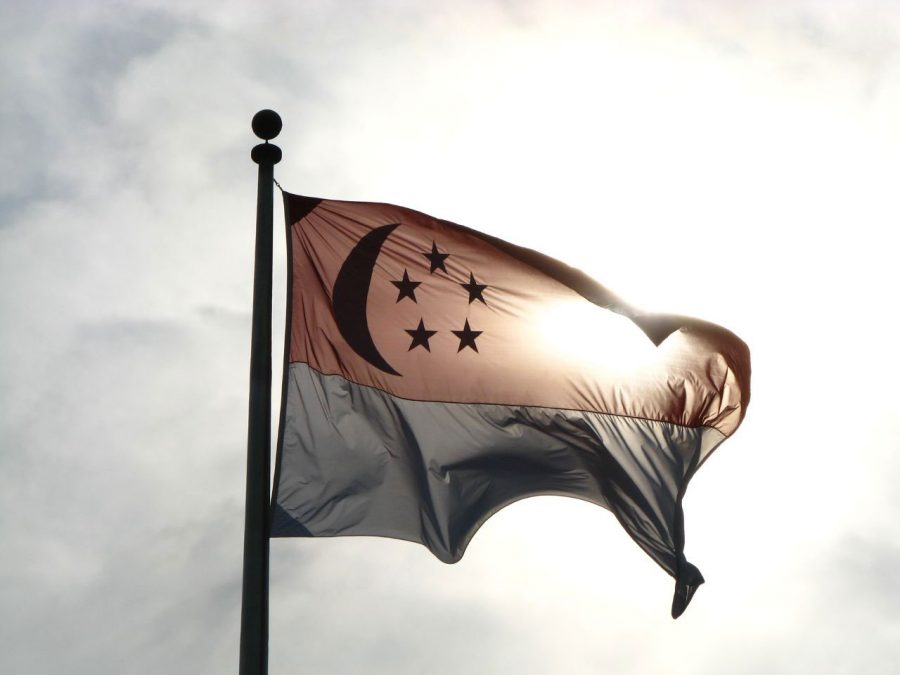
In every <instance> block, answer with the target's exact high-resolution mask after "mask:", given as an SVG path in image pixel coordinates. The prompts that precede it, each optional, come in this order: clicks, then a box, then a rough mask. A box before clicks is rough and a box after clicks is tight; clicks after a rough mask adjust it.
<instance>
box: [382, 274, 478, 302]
mask: <svg viewBox="0 0 900 675" xmlns="http://www.w3.org/2000/svg"><path fill="white" fill-rule="evenodd" d="M391 283H392V284H394V286H396V287H397V288H398V289H400V294H399V295H398V296H397V302H400V301H401V300H402V299H403V298H409V299H410V300H412V301H413V302H415V303H416V304H418V301H417V300H416V287H417V286H418V285H419V284H421V283H422V282H421V281H410V280H409V274H407V273H406V270H403V279H402V280H401V281H392V282H391ZM470 302H471V301H470Z"/></svg>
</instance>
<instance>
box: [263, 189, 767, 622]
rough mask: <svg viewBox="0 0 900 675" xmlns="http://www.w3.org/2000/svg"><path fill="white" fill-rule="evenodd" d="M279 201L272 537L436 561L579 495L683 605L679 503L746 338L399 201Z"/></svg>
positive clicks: (715, 424)
mask: <svg viewBox="0 0 900 675" xmlns="http://www.w3.org/2000/svg"><path fill="white" fill-rule="evenodd" d="M285 212H286V215H287V225H288V228H289V229H288V242H289V255H290V258H289V275H290V278H289V301H288V343H287V348H286V352H287V353H286V366H285V385H284V393H283V401H282V419H281V425H280V432H279V443H278V456H277V460H276V476H275V495H274V499H273V518H272V531H271V534H272V536H273V537H288V536H312V537H328V536H339V535H378V536H384V537H393V538H397V539H405V540H408V541H414V542H419V543H421V544H424V545H425V546H427V547H428V548H429V549H430V550H431V551H432V553H434V555H436V556H437V557H438V558H439V559H440V560H442V561H444V562H448V563H452V562H456V561H458V560H459V559H460V558H461V557H462V555H463V552H464V551H465V549H466V546H467V545H468V543H469V541H470V540H471V538H472V536H473V535H474V533H475V532H476V531H477V530H478V528H479V527H480V526H481V525H482V524H483V523H484V522H485V521H486V520H487V519H488V518H489V517H490V516H491V515H492V514H494V513H496V512H497V511H498V510H500V509H501V508H503V507H504V506H506V505H508V504H510V503H512V502H514V501H517V500H519V499H522V498H523V497H528V496H533V495H565V496H569V497H577V498H580V499H585V500H587V501H590V502H593V503H595V504H598V505H600V506H603V507H605V508H607V509H609V510H610V511H612V512H613V513H614V514H615V516H616V518H617V519H618V520H619V522H620V523H621V524H622V526H623V527H624V528H625V530H626V531H627V532H628V534H629V535H630V536H631V537H632V538H633V539H634V541H635V542H637V544H638V545H639V546H640V547H641V548H642V549H644V551H646V552H647V554H649V555H650V556H651V557H652V558H653V559H654V560H655V561H656V562H657V563H659V565H660V566H662V568H663V569H665V570H666V571H667V572H668V573H669V574H671V575H672V576H673V577H675V580H676V587H675V598H674V601H673V604H672V615H673V616H675V617H677V616H678V615H680V614H681V612H682V611H684V608H685V607H686V606H687V603H688V602H689V601H690V599H691V596H692V595H693V593H694V591H695V590H696V588H697V586H699V585H700V584H701V583H703V577H702V576H701V574H700V572H699V571H698V570H697V568H696V567H694V566H693V565H692V564H691V563H689V562H687V560H685V557H684V553H683V549H684V526H683V515H682V508H681V501H682V497H683V496H684V491H685V488H686V487H687V484H688V481H689V480H690V478H691V476H692V475H693V474H694V472H695V471H696V470H697V468H698V467H699V466H700V465H701V464H702V463H703V461H704V460H705V459H706V458H707V457H708V456H709V454H710V453H711V452H712V451H713V449H714V448H715V447H716V446H718V445H719V443H721V442H722V441H723V440H724V439H725V438H726V437H728V436H730V435H731V434H732V433H734V431H735V430H736V429H737V427H738V425H739V424H740V422H741V419H742V418H743V416H744V411H745V408H746V405H747V401H748V400H749V397H750V357H749V351H748V349H747V346H746V345H745V344H744V343H743V342H742V341H741V340H740V339H738V338H737V337H735V336H734V335H733V334H732V333H730V332H728V331H727V330H725V329H723V328H720V327H718V326H715V325H712V324H709V323H706V322H702V321H698V320H695V319H686V318H683V317H673V316H660V315H642V314H640V313H637V312H636V311H634V310H633V309H631V308H630V307H629V306H628V305H626V304H625V303H623V302H621V301H620V300H619V299H618V298H616V297H615V296H614V295H613V294H611V293H610V292H609V291H607V290H606V289H605V288H603V287H602V286H601V285H599V284H598V283H596V282H595V281H593V280H591V279H590V278H589V277H587V276H586V275H585V274H583V273H582V272H580V271H578V270H576V269H573V268H571V267H569V266H567V265H565V264H563V263H561V262H558V261H556V260H554V259H552V258H549V257H547V256H544V255H541V254H539V253H536V252H535V251H532V250H529V249H525V248H521V247H518V246H514V245H511V244H509V243H507V242H504V241H501V240H499V239H496V238H493V237H490V236H488V235H485V234H482V233H479V232H476V231H474V230H470V229H468V228H465V227H461V226H459V225H455V224H453V223H449V222H447V221H443V220H438V219H436V218H432V217H430V216H427V215H424V214H422V213H418V212H416V211H412V210H410V209H406V208H402V207H398V206H392V205H388V204H372V203H362V202H344V201H334V200H324V199H322V200H320V199H311V198H308V197H299V196H295V195H290V194H285ZM560 527H564V524H560ZM578 534H580V535H581V536H584V535H585V533H583V532H580V533H578Z"/></svg>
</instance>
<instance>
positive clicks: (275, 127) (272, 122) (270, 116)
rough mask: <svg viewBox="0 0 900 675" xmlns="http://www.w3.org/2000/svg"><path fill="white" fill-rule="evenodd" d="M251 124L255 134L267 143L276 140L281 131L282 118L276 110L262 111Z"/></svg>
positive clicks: (254, 117)
mask: <svg viewBox="0 0 900 675" xmlns="http://www.w3.org/2000/svg"><path fill="white" fill-rule="evenodd" d="M250 124H251V126H252V127H253V133H254V134H256V135H257V136H259V137H260V138H262V139H263V140H266V141H268V140H271V139H273V138H275V137H276V136H277V135H278V133H279V132H280V131H281V117H279V116H278V113H277V112H275V111H274V110H260V111H259V112H258V113H256V114H255V115H254V116H253V121H252V122H251V123H250Z"/></svg>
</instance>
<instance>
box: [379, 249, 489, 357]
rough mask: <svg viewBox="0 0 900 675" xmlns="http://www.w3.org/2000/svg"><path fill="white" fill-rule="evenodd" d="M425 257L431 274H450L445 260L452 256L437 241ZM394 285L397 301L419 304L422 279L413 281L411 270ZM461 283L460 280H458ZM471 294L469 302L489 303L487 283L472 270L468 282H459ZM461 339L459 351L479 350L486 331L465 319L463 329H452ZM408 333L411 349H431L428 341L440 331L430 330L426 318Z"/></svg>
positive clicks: (407, 331) (406, 271)
mask: <svg viewBox="0 0 900 675" xmlns="http://www.w3.org/2000/svg"><path fill="white" fill-rule="evenodd" d="M422 255H423V256H424V257H425V258H427V259H428V262H429V267H430V269H429V274H434V273H435V272H436V271H438V270H440V271H442V272H444V274H448V272H447V267H446V265H445V262H446V260H447V258H449V257H450V254H449V253H441V252H440V251H439V250H438V247H437V242H435V241H432V242H431V252H429V253H423V254H422ZM391 283H392V284H394V286H396V287H397V291H398V293H397V302H400V301H401V300H404V299H409V300H412V301H413V302H415V303H416V304H418V300H417V299H416V289H417V288H418V287H419V286H420V285H421V284H422V282H421V281H413V280H412V279H410V278H409V271H408V270H405V269H404V270H403V278H402V279H398V280H396V281H391ZM457 283H459V282H457ZM459 285H460V286H462V287H463V288H464V289H465V290H466V291H467V292H468V294H469V304H470V305H471V304H472V303H473V302H475V301H476V300H478V301H479V302H481V303H482V304H485V305H486V304H487V302H486V301H485V299H484V291H485V290H486V289H487V288H488V285H487V284H480V283H478V281H477V280H476V279H475V275H474V274H473V273H472V272H469V281H468V282H467V283H459ZM450 332H451V333H453V334H454V335H455V336H456V337H457V338H458V339H459V348H458V349H457V352H461V351H462V350H463V349H465V348H466V347H468V348H470V349H472V350H473V351H475V352H477V351H478V345H477V344H476V342H475V340H476V339H477V338H478V336H479V335H481V334H482V333H483V332H484V331H480V330H473V329H472V327H471V326H469V320H468V319H466V320H465V325H464V326H463V328H462V329H461V330H454V331H450ZM406 333H407V334H408V335H409V336H410V337H411V338H412V342H410V345H409V351H412V350H413V349H415V348H416V347H424V348H425V350H427V351H429V352H430V351H431V346H430V345H429V343H428V341H429V340H430V339H431V338H432V337H433V336H435V335H437V333H438V331H436V330H428V328H426V327H425V321H424V319H419V325H418V326H417V327H416V328H408V329H406Z"/></svg>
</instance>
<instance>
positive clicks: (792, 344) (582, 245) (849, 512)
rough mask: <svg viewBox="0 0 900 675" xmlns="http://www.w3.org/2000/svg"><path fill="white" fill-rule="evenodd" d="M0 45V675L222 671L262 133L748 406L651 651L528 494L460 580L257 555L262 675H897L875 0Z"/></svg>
mask: <svg viewBox="0 0 900 675" xmlns="http://www.w3.org/2000/svg"><path fill="white" fill-rule="evenodd" d="M0 12H2V19H0V31H2V33H0V38H2V39H0V68H2V71H0V118H2V120H3V124H2V125H0V146H2V147H3V148H4V152H3V153H2V156H0V176H2V178H3V180H2V181H0V318H2V325H3V331H2V337H0V340H2V347H3V348H2V349H0V381H2V382H3V383H4V386H3V387H0V411H2V412H0V536H2V538H3V542H4V548H3V556H2V557H0V606H2V607H3V608H4V609H3V611H2V612H0V670H3V671H4V672H7V671H8V672H28V673H44V672H66V673H73V674H74V675H77V674H79V673H92V674H95V673H106V672H121V671H123V670H127V671H129V672H134V673H151V672H153V673H156V672H167V673H180V672H184V673H188V672H190V673H195V672H222V671H226V670H229V669H231V670H233V669H234V667H235V661H236V658H237V635H238V621H239V595H240V592H239V581H240V556H241V532H242V512H243V481H244V478H243V462H244V443H245V433H246V430H245V424H246V420H245V415H246V391H247V357H248V354H247V350H248V349H249V308H250V299H251V274H252V272H251V267H252V260H253V250H252V249H253V222H254V209H253V204H254V199H255V193H256V173H255V166H254V165H253V164H252V163H251V162H250V160H249V151H250V148H251V147H252V145H253V144H254V143H255V142H256V139H254V138H253V137H252V134H251V133H250V129H249V120H250V118H251V116H252V114H253V113H254V112H255V111H256V110H257V109H259V108H261V107H273V108H275V109H276V110H278V111H279V112H280V113H281V114H282V116H283V118H284V120H285V127H284V131H283V132H282V135H281V136H280V137H279V139H278V142H279V144H280V145H281V147H282V148H283V149H284V152H285V158H284V161H283V162H282V163H281V164H280V165H279V166H278V167H277V175H278V177H279V179H280V180H281V182H282V183H283V184H284V186H285V188H287V189H291V190H296V191H298V192H305V193H309V194H317V195H323V196H331V197H344V198H351V199H376V200H385V201H395V202H399V203H403V204H405V205H408V206H411V207H417V208H421V209H423V210H426V211H428V212H430V213H433V214H434V215H435V216H438V217H447V218H451V219H454V220H457V221H459V222H462V223H464V224H468V225H471V226H474V227H479V228H481V229H486V230H488V231H490V232H491V233H492V234H496V235H498V236H503V237H505V238H507V239H510V240H512V241H515V242H517V243H522V244H525V245H530V246H534V247H536V248H540V249H542V250H545V251H547V252H548V253H551V254H555V255H557V256H559V257H561V258H563V259H565V260H567V261H568V262H571V263H573V264H576V265H578V266H581V267H583V268H584V269H586V270H587V271H589V272H591V273H592V274H595V275H596V276H597V277H598V279H599V280H600V281H601V282H603V283H606V284H609V285H610V287H611V288H614V289H615V290H616V291H620V292H621V293H622V295H623V296H624V297H627V298H629V299H634V300H637V301H639V302H641V303H645V304H647V305H650V306H654V305H656V306H660V307H664V308H666V309H669V310H674V311H684V312H686V313H692V314H701V315H704V316H705V317H707V318H710V319H713V320H717V321H721V322H722V323H724V324H725V325H727V326H729V327H732V328H734V329H735V330H736V332H738V333H739V334H740V335H742V336H743V337H745V338H746V339H747V341H748V342H749V343H750V345H751V349H752V351H753V354H754V359H755V362H754V363H755V365H754V369H755V377H756V381H755V385H754V400H753V402H752V404H751V408H750V412H749V416H748V418H747V422H746V424H745V426H744V428H742V429H741V431H740V432H739V433H738V435H737V436H736V437H735V438H734V439H731V440H730V441H729V442H728V443H727V444H725V446H723V448H722V449H720V450H719V451H717V453H716V456H715V457H714V458H713V459H712V460H711V461H710V463H709V464H708V465H706V466H704V467H703V470H702V471H701V472H700V474H699V475H698V476H697V478H696V479H695V480H694V482H693V484H692V486H691V491H690V493H689V494H688V496H687V500H686V508H687V511H688V512H687V523H686V525H687V537H688V552H689V554H690V556H691V557H692V559H694V560H696V562H697V563H698V565H699V566H700V567H701V568H702V569H703V571H704V573H705V574H706V576H707V579H708V583H707V585H706V586H705V587H704V588H702V589H701V590H700V591H699V593H698V595H697V597H696V599H695V600H694V603H693V604H692V607H691V608H690V610H689V612H688V613H687V614H686V615H685V616H684V617H683V618H682V619H680V620H679V621H678V622H677V623H675V624H673V623H672V622H671V621H670V620H669V619H668V617H667V610H668V603H669V601H670V593H671V580H670V579H668V578H667V577H665V575H662V574H661V573H660V572H659V570H658V569H656V568H655V567H654V566H653V564H652V563H651V562H649V561H647V560H645V559H644V558H643V557H642V555H641V553H640V551H637V550H634V548H635V547H633V544H632V543H631V542H630V541H628V539H627V537H625V536H624V535H622V533H621V532H619V531H618V529H617V527H616V523H615V520H614V518H612V516H611V515H610V514H608V513H606V512H604V511H602V510H599V509H596V508H592V507H590V506H589V505H584V504H576V503H570V502H569V501H566V500H552V499H547V500H529V501H526V502H523V503H520V504H517V505H515V506H514V507H510V509H507V510H504V512H502V513H501V514H498V515H497V516H496V517H495V518H494V519H492V520H491V521H490V522H489V523H488V524H487V525H486V526H485V528H484V529H483V530H482V531H481V532H480V533H479V535H478V536H477V537H476V539H475V541H474V542H473V544H472V547H471V549H470V550H469V552H468V553H467V557H466V559H465V560H464V561H463V562H462V563H460V564H459V565H457V566H454V567H445V566H443V565H441V564H439V563H437V562H435V561H434V560H433V559H431V558H430V557H429V555H428V554H427V552H426V551H424V549H419V548H416V547H414V546H412V545H409V544H405V543H400V542H392V541H381V540H378V541H373V540H340V541H339V540H335V541H294V540H292V541H284V542H275V543H274V544H273V568H272V587H273V591H274V592H273V598H272V608H273V609H272V631H273V632H272V664H273V667H272V672H273V673H275V672H282V671H285V672H286V671H288V670H295V669H302V670H306V671H310V672H332V671H333V672H348V673H352V672H359V673H363V672H364V673H421V672H425V671H428V672H456V671H459V670H467V671H473V672H484V673H488V672H491V673H506V672H520V673H546V672H567V673H593V672H597V671H601V670H608V671H611V672H622V673H627V672H648V671H649V672H659V671H665V672H675V673H679V672H681V673H704V672H707V673H719V672H735V673H739V672H748V673H749V672H761V671H766V672H803V671H804V670H808V671H814V672H842V669H843V671H850V672H875V673H878V672H889V669H890V668H891V667H892V665H893V661H892V657H893V656H894V654H893V652H894V651H895V649H894V647H893V642H892V639H893V638H895V636H896V630H897V614H896V610H895V609H894V607H896V606H898V602H897V600H898V598H896V588H897V587H898V586H897V584H896V583H894V579H893V576H892V569H895V568H896V566H897V563H898V553H897V552H898V542H897V541H896V537H895V536H894V534H893V532H894V530H895V529H896V528H895V527H894V523H895V522H896V517H897V516H898V515H900V503H898V502H897V501H896V499H895V498H894V497H892V495H893V493H894V490H893V482H892V480H893V477H894V476H896V471H895V470H894V469H895V460H894V459H892V457H893V453H894V446H895V441H894V439H895V438H896V431H897V429H896V428H895V425H894V424H893V423H891V422H890V421H889V420H892V419H893V416H894V415H895V411H896V408H897V406H896V402H897V397H896V393H895V392H894V391H893V389H894V386H893V382H895V381H896V377H897V376H898V375H900V372H898V370H897V366H896V365H895V363H896V360H891V359H890V358H889V357H890V354H891V353H892V350H893V342H892V340H893V336H894V335H896V329H897V328H898V322H897V319H896V318H895V313H894V312H893V304H895V303H894V302H893V300H894V299H893V297H892V296H891V292H892V291H893V289H894V287H895V286H896V284H895V279H894V272H893V270H894V264H893V258H894V255H893V251H894V248H895V247H893V246H892V242H891V241H890V240H889V238H888V237H887V236H886V235H885V232H888V231H890V229H891V228H892V227H893V226H894V224H895V222H896V216H897V208H896V205H895V203H894V202H895V201H896V200H895V199H894V188H893V183H892V177H893V176H896V175H897V171H896V169H897V168H900V167H898V166H897V164H898V159H897V157H898V154H897V151H898V149H900V136H898V132H897V130H896V119H897V114H896V113H897V112H898V110H900V87H898V86H897V85H895V84H894V82H895V81H897V78H896V77H894V75H895V74H896V72H897V70H898V67H900V66H898V61H897V45H898V40H900V27H898V18H897V16H896V12H895V11H894V10H893V8H892V7H890V6H889V5H887V4H883V3H876V2H869V3H863V4H859V3H852V4H851V3H842V2H834V3H821V2H811V1H810V2H787V3H783V2H782V3H776V2H762V3H760V2H756V3H745V2H728V3H718V4H717V5H716V6H715V7H711V6H710V5H709V4H708V3H694V2H679V3H677V4H674V3H665V2H642V3H629V4H627V5H623V4H622V3H578V2H572V3H564V4H559V3H549V2H531V3H474V2H473V3H454V4H447V5H442V6H440V7H437V6H435V5H429V4H422V3H410V2H399V1H398V2H388V3H382V2H379V3H373V2H359V3H352V6H349V5H348V4H347V3H312V4H305V5H300V6H298V5H297V3H293V2H273V3H267V4H266V6H265V7H262V6H257V5H251V4H249V3H244V2H204V3H190V4H187V3H171V2H156V1H154V2H133V3H116V4H114V5H110V4H109V3H89V2H79V3H61V2H59V3H44V4H35V3H22V2H7V3H5V4H4V6H3V8H2V9H0ZM277 211H278V209H277V208H276V212H277ZM277 217H278V216H277V215H276V218H277ZM276 227H277V225H276ZM648 243H649V244H652V245H648ZM283 255H284V254H283V242H282V241H281V239H280V237H279V236H276V261H277V262H276V273H277V275H278V277H277V280H276V285H275V292H276V308H277V307H279V306H281V304H280V303H283V300H284V288H283V274H284V259H283ZM660 271H662V272H665V275H664V276H663V277H660V276H659V274H658V272H660ZM660 278H663V279H664V280H665V281H664V282H663V283H661V282H660ZM275 313H276V326H275V328H274V331H273V332H274V334H275V335H276V336H280V335H281V327H280V326H278V325H277V323H278V321H279V319H278V316H279V312H278V311H277V309H276V312H275ZM279 351H280V345H278V344H276V346H275V353H276V354H278V353H279ZM276 358H277V357H276ZM275 371H276V380H277V375H278V368H277V367H276V369H275ZM276 387H277V382H276ZM276 399H277V396H276ZM823 645H824V646H823Z"/></svg>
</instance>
